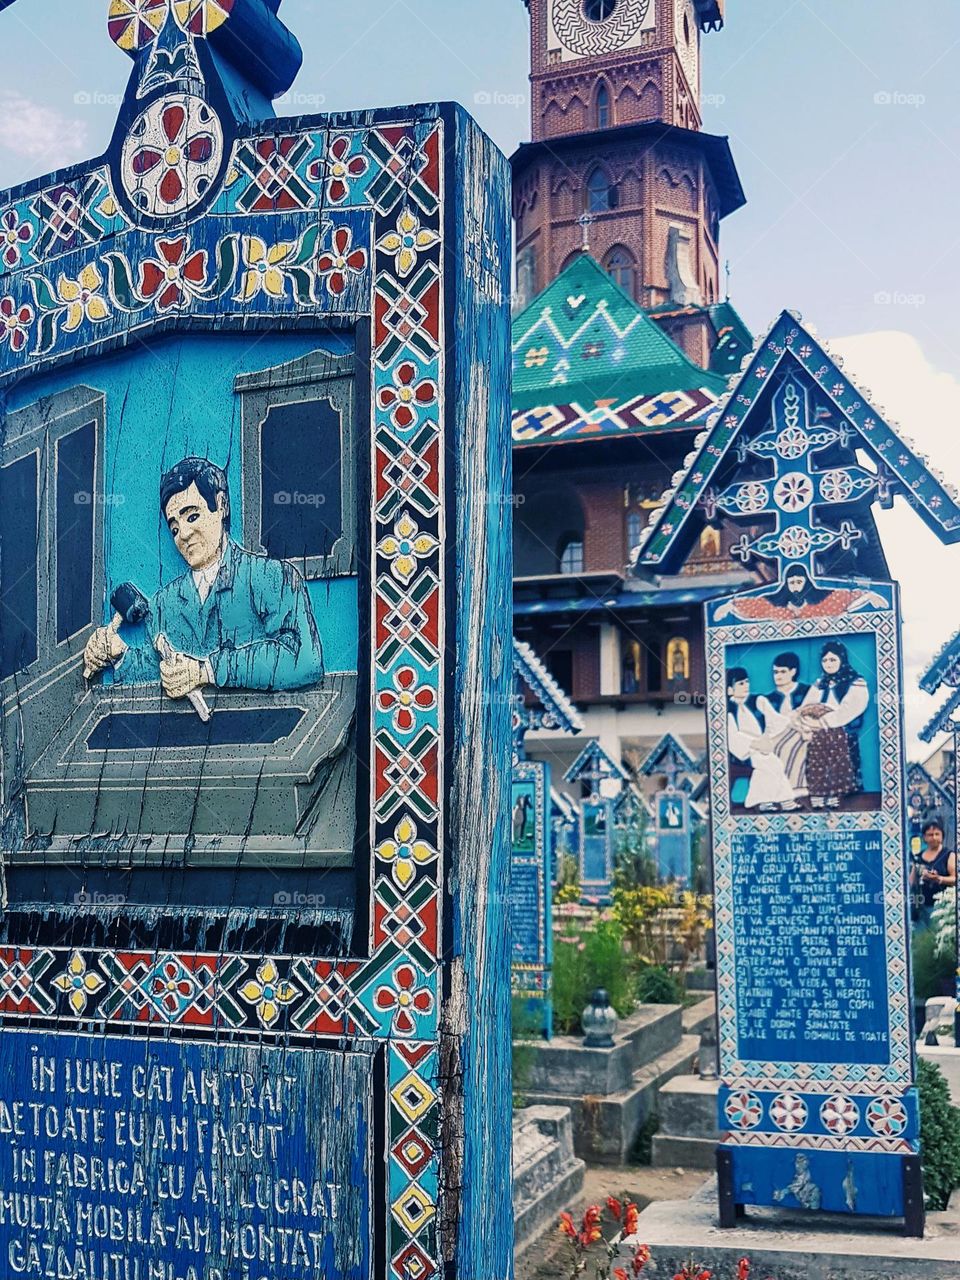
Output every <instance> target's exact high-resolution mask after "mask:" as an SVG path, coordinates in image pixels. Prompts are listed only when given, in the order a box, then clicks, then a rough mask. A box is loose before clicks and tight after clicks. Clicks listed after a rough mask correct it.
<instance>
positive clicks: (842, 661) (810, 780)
mask: <svg viewBox="0 0 960 1280" xmlns="http://www.w3.org/2000/svg"><path fill="white" fill-rule="evenodd" d="M869 705H870V690H869V689H868V688H867V682H866V680H864V678H863V677H862V676H860V675H858V674H857V673H856V671H854V669H853V667H852V666H851V665H850V659H849V655H848V653H847V646H846V645H844V644H841V643H839V641H836V640H829V641H827V643H826V644H825V645H824V646H823V648H822V650H821V651H820V677H819V679H818V680H817V681H816V683H815V684H814V685H813V686H812V687H811V689H810V691H809V693H808V694H807V696H806V698H805V699H804V704H803V706H802V707H801V709H800V714H801V716H802V717H803V719H804V721H805V722H806V723H807V725H808V727H809V728H810V729H811V730H812V737H811V739H810V746H809V747H808V748H807V787H808V788H809V791H810V803H811V804H812V805H813V807H814V808H817V809H822V808H823V807H824V805H826V806H827V807H828V808H831V809H836V808H838V807H839V805H840V801H841V799H842V798H843V797H844V796H848V795H850V794H852V793H853V792H856V791H861V790H862V789H863V778H862V771H861V764H860V737H859V732H860V727H861V725H862V724H863V719H864V715H865V713H866V710H867V707H868V706H869Z"/></svg>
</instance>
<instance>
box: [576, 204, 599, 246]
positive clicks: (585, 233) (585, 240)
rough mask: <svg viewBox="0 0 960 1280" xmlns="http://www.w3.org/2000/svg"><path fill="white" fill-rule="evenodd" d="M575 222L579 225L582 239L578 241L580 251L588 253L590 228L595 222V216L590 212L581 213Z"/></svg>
mask: <svg viewBox="0 0 960 1280" xmlns="http://www.w3.org/2000/svg"><path fill="white" fill-rule="evenodd" d="M577 222H578V224H579V226H580V231H581V233H582V239H581V241H580V249H581V252H583V253H589V252H590V228H591V227H592V226H593V224H594V223H595V222H596V218H595V217H594V216H593V214H592V213H581V215H580V217H579V218H578V219H577Z"/></svg>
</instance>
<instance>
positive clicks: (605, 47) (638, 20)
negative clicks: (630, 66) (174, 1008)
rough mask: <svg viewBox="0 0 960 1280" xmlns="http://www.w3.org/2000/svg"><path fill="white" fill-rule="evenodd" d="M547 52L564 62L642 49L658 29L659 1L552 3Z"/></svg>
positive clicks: (552, 0) (572, 0)
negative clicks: (647, 36) (643, 42)
mask: <svg viewBox="0 0 960 1280" xmlns="http://www.w3.org/2000/svg"><path fill="white" fill-rule="evenodd" d="M549 11H550V22H549V24H548V28H547V48H548V49H549V50H550V51H551V52H553V53H559V54H560V56H561V59H562V61H564V62H569V61H572V60H573V59H575V58H595V57H597V56H599V55H601V54H605V53H616V52H617V50H619V49H629V48H631V47H635V46H636V45H639V44H640V42H641V40H642V38H643V32H644V31H649V30H651V28H653V27H654V26H655V25H656V0H549Z"/></svg>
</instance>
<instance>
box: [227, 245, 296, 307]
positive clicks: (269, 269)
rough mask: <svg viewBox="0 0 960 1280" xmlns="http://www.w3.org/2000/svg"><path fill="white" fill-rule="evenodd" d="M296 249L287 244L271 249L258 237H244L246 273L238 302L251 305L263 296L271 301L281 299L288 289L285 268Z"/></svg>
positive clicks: (272, 246) (270, 246)
mask: <svg viewBox="0 0 960 1280" xmlns="http://www.w3.org/2000/svg"><path fill="white" fill-rule="evenodd" d="M293 248H294V246H293V245H292V244H291V243H290V242H289V241H287V240H281V241H280V242H279V243H278V244H272V245H268V244H267V242H266V241H265V240H261V239H260V237H259V236H244V237H243V262H244V266H245V267H246V268H247V269H246V271H244V273H243V280H242V282H241V285H240V292H239V294H238V295H237V297H238V300H239V301H240V302H249V301H250V299H251V298H254V297H256V295H257V294H258V293H261V292H263V293H266V294H268V295H269V296H270V297H271V298H282V297H283V294H284V290H285V289H286V278H285V276H284V274H283V270H282V267H283V264H284V263H285V262H286V261H287V259H288V258H289V257H290V254H291V252H292V251H293Z"/></svg>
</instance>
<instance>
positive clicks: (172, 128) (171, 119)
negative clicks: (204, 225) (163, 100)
mask: <svg viewBox="0 0 960 1280" xmlns="http://www.w3.org/2000/svg"><path fill="white" fill-rule="evenodd" d="M159 124H160V129H161V131H162V135H163V138H164V139H165V140H166V144H167V145H166V146H165V147H162V148H161V147H160V146H157V145H151V144H149V143H148V144H146V145H144V146H142V147H140V148H139V149H138V150H136V151H135V152H134V153H133V157H132V159H131V167H132V169H133V173H134V176H135V177H137V178H143V177H146V176H147V175H148V174H152V175H154V176H155V177H156V176H157V175H156V171H157V169H158V168H159V169H160V170H161V171H162V176H160V180H159V182H157V183H156V191H157V194H158V196H159V199H160V202H161V203H162V204H165V205H176V204H177V203H178V202H179V201H180V200H182V199H183V196H184V194H185V192H186V189H187V186H186V169H187V166H188V165H205V164H207V163H208V162H209V161H210V159H211V158H212V156H213V154H214V151H215V149H216V145H217V142H216V139H215V138H214V135H213V134H212V133H210V132H208V131H206V130H204V129H198V130H197V131H196V132H194V133H192V134H191V135H190V136H187V124H188V117H187V109H186V107H185V106H184V104H183V103H181V102H171V103H170V105H169V106H167V107H165V108H164V109H163V111H161V112H160V120H159Z"/></svg>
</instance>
